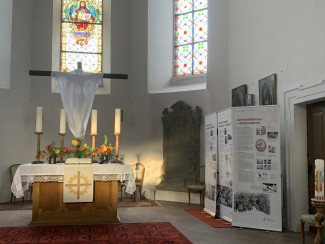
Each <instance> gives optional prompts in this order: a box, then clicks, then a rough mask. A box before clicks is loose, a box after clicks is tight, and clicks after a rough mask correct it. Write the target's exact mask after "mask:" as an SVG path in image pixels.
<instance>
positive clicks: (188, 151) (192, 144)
mask: <svg viewBox="0 0 325 244" xmlns="http://www.w3.org/2000/svg"><path fill="white" fill-rule="evenodd" d="M171 109H172V110H171V111H170V110H169V109H168V108H165V109H164V111H163V112H162V114H163V117H162V123H163V130H164V131H163V132H164V133H163V157H164V164H163V176H162V181H161V183H160V184H159V185H158V186H157V189H159V190H167V191H187V186H188V185H191V184H197V183H198V181H199V172H200V126H201V120H202V115H201V114H202V112H201V109H200V108H199V107H196V108H195V110H193V109H191V107H190V106H188V105H186V104H185V103H184V102H182V101H178V102H177V103H175V104H174V105H173V106H171Z"/></svg>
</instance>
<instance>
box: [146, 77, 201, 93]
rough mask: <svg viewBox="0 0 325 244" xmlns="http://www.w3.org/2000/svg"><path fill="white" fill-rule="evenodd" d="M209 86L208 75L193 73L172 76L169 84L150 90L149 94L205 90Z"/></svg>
mask: <svg viewBox="0 0 325 244" xmlns="http://www.w3.org/2000/svg"><path fill="white" fill-rule="evenodd" d="M206 87H207V75H206V74H200V75H191V76H182V77H172V78H170V80H169V85H167V86H165V87H162V88H160V89H159V88H158V89H154V90H151V91H149V94H158V93H172V92H184V91H197V90H204V89H206Z"/></svg>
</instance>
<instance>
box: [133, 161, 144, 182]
mask: <svg viewBox="0 0 325 244" xmlns="http://www.w3.org/2000/svg"><path fill="white" fill-rule="evenodd" d="M132 169H133V175H134V178H135V182H136V183H141V185H142V183H143V177H144V170H145V168H144V165H143V164H142V163H136V164H133V165H132Z"/></svg>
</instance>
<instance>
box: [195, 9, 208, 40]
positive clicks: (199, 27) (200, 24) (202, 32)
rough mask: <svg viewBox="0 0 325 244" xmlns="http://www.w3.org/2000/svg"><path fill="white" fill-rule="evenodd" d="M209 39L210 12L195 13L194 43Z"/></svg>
mask: <svg viewBox="0 0 325 244" xmlns="http://www.w3.org/2000/svg"><path fill="white" fill-rule="evenodd" d="M207 39H208V10H200V11H197V12H194V42H202V41H206V40H207Z"/></svg>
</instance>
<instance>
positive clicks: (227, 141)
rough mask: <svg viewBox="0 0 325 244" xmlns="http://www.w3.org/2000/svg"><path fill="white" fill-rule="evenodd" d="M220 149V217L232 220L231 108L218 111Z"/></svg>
mask: <svg viewBox="0 0 325 244" xmlns="http://www.w3.org/2000/svg"><path fill="white" fill-rule="evenodd" d="M218 149H219V152H218V159H219V185H220V196H219V198H220V212H219V217H220V218H222V219H224V220H227V221H229V222H231V221H232V214H233V189H232V186H233V172H232V171H233V129H232V114H231V109H228V110H225V111H222V112H219V113H218Z"/></svg>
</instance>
